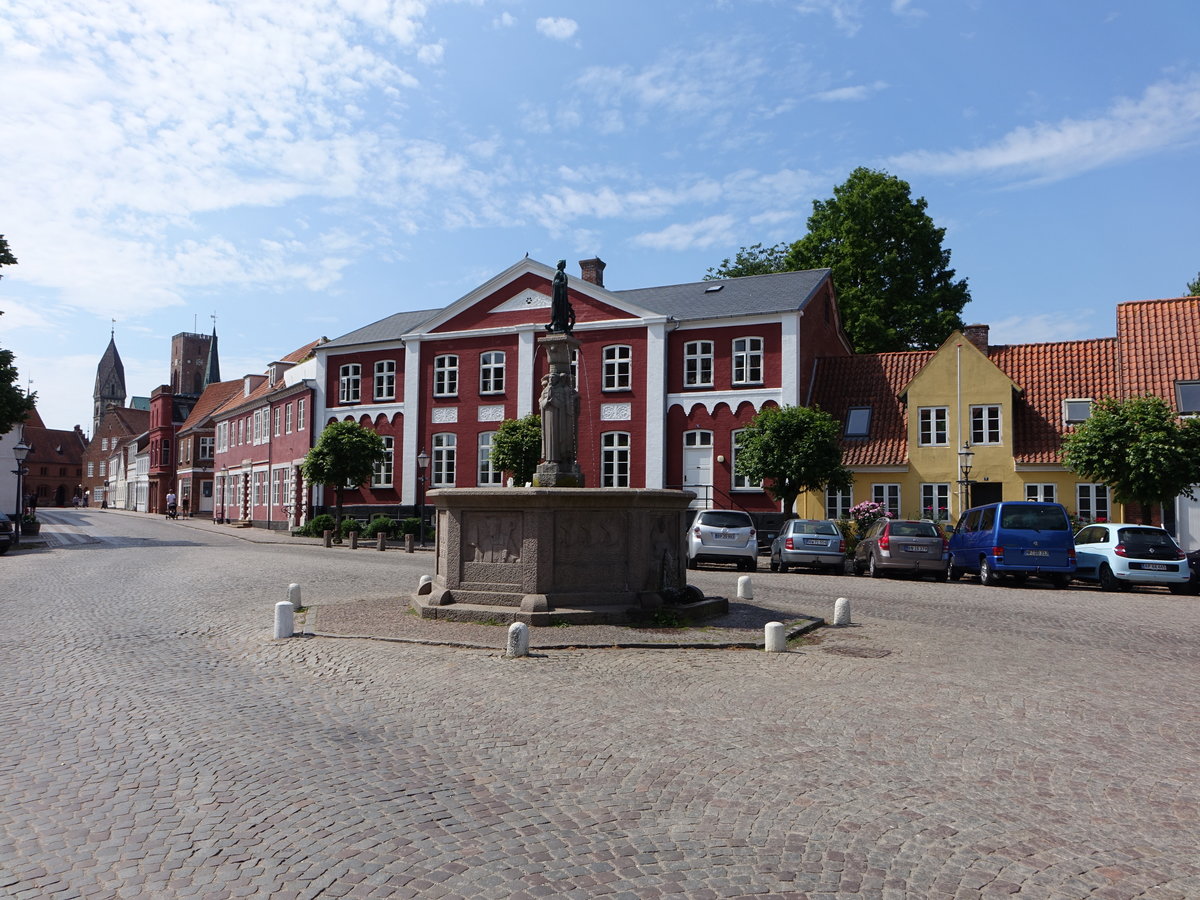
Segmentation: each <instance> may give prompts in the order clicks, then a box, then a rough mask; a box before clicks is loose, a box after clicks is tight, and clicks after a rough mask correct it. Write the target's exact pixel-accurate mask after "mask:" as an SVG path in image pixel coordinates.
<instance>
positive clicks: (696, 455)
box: [683, 431, 713, 509]
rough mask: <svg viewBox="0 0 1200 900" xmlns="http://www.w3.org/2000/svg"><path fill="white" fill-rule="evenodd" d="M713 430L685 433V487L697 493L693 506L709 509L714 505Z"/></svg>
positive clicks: (686, 489)
mask: <svg viewBox="0 0 1200 900" xmlns="http://www.w3.org/2000/svg"><path fill="white" fill-rule="evenodd" d="M712 467H713V460H712V432H711V431H685V432H684V433H683V489H684V490H685V491H692V492H694V493H695V494H696V499H695V500H693V501H692V502H691V506H693V507H695V508H698V509H708V508H709V507H711V506H712V493H713V491H712Z"/></svg>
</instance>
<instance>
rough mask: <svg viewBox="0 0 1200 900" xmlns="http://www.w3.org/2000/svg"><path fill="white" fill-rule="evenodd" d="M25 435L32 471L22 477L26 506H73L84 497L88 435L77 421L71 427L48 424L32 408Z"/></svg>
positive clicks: (26, 459)
mask: <svg viewBox="0 0 1200 900" xmlns="http://www.w3.org/2000/svg"><path fill="white" fill-rule="evenodd" d="M21 433H22V437H23V439H24V441H25V443H26V444H28V445H29V448H30V449H29V455H28V456H26V457H25V469H26V470H28V474H26V475H25V477H24V478H23V479H22V485H21V492H22V493H23V494H24V495H25V498H24V503H23V505H24V506H69V505H70V504H71V503H72V502H73V501H74V500H75V498H80V499H82V497H83V493H84V491H85V490H86V489H85V488H84V486H83V451H84V448H86V447H87V438H85V437H84V435H83V430H82V429H81V428H80V427H79V426H78V425H76V426H75V428H74V429H73V430H71V431H67V430H65V429H59V428H47V427H46V426H45V424H43V422H42V417H41V416H40V415H39V414H38V411H37V410H36V409H35V410H32V411H31V412H30V413H29V415H28V416H26V418H25V422H24V423H23V424H22V425H21Z"/></svg>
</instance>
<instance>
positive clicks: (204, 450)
mask: <svg viewBox="0 0 1200 900" xmlns="http://www.w3.org/2000/svg"><path fill="white" fill-rule="evenodd" d="M213 442H214V441H213V437H212V436H211V435H202V436H201V437H200V456H199V457H198V459H212V458H213Z"/></svg>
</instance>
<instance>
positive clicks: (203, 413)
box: [179, 378, 242, 434]
mask: <svg viewBox="0 0 1200 900" xmlns="http://www.w3.org/2000/svg"><path fill="white" fill-rule="evenodd" d="M241 389H242V379H240V378H239V379H237V380H236V381H218V382H217V383H216V384H210V385H209V386H208V387H206V388H205V389H204V393H203V394H201V395H200V399H199V400H197V401H196V405H195V406H193V407H192V411H191V413H190V414H189V415H188V417H187V421H186V422H184V423H183V425H182V426H181V427H180V429H179V433H180V434H183V433H185V432H187V431H191V430H192V429H195V428H203V427H204V426H205V425H206V424H208V420H209V418H210V417H211V416H212V414H213V413H215V412H216V411H217V410H218V409H220V408H221V407H222V406H224V405H225V404H226V403H228V402H229V400H230V398H232V397H233V395H234V394H236V393H238V392H239V391H241Z"/></svg>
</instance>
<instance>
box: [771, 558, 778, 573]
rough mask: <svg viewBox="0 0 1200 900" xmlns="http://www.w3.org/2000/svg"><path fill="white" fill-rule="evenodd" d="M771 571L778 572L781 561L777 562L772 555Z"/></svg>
mask: <svg viewBox="0 0 1200 900" xmlns="http://www.w3.org/2000/svg"><path fill="white" fill-rule="evenodd" d="M771 571H772V572H778V571H779V563H777V562H775V559H774V557H772V559H771Z"/></svg>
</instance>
